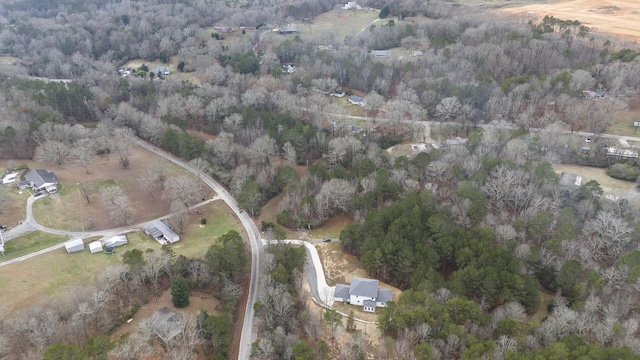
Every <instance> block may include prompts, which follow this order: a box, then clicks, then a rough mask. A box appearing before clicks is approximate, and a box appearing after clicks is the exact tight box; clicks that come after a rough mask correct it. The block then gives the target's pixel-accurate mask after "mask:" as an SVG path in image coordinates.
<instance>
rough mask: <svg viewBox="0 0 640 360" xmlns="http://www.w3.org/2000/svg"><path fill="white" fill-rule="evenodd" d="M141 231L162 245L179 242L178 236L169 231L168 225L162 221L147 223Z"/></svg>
mask: <svg viewBox="0 0 640 360" xmlns="http://www.w3.org/2000/svg"><path fill="white" fill-rule="evenodd" d="M142 230H144V232H145V233H147V235H149V236H151V237H153V238H154V239H156V241H158V242H159V243H161V244H163V245H164V244H173V243H175V242H178V241H180V236H178V234H176V233H175V232H174V231H173V230H171V228H170V227H169V225H168V223H166V222H164V221H160V220H157V219H156V220H153V221H151V222H148V223H147V224H145V225H144V226H143V227H142Z"/></svg>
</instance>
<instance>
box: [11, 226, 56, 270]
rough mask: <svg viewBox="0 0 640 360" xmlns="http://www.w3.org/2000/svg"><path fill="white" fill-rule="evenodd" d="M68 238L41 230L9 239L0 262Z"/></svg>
mask: <svg viewBox="0 0 640 360" xmlns="http://www.w3.org/2000/svg"><path fill="white" fill-rule="evenodd" d="M66 240H67V238H66V237H65V236H62V235H53V234H47V233H44V232H41V231H34V232H30V233H28V234H26V235H23V236H21V237H18V238H15V239H13V240H11V241H7V242H6V243H5V245H4V256H3V257H0V262H3V261H7V260H11V259H14V258H17V257H20V256H23V255H26V254H29V253H32V252H34V251H38V250H42V249H46V248H48V247H50V246H53V245H56V244H60V243H62V242H64V241H66Z"/></svg>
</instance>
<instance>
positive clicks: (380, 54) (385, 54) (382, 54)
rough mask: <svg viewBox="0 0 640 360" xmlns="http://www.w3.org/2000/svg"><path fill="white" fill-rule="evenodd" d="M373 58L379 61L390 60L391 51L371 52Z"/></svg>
mask: <svg viewBox="0 0 640 360" xmlns="http://www.w3.org/2000/svg"><path fill="white" fill-rule="evenodd" d="M371 56H373V57H374V58H378V59H381V58H388V57H389V56H391V53H390V52H389V50H371Z"/></svg>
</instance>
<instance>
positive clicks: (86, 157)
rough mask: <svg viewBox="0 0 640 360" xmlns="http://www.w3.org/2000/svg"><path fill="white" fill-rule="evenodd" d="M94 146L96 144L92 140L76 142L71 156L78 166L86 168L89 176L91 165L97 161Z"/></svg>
mask: <svg viewBox="0 0 640 360" xmlns="http://www.w3.org/2000/svg"><path fill="white" fill-rule="evenodd" d="M93 145H94V142H93V141H92V140H91V139H82V140H79V141H76V143H75V145H74V147H73V148H72V149H71V156H72V157H73V158H74V159H75V161H76V162H77V163H78V165H80V166H82V167H83V168H84V170H85V172H86V173H87V174H88V173H89V165H91V164H92V163H93V161H94V159H95V151H94V149H93Z"/></svg>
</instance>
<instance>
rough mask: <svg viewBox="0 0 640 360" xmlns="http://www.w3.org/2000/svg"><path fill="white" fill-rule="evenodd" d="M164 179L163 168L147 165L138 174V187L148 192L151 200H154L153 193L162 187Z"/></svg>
mask: <svg viewBox="0 0 640 360" xmlns="http://www.w3.org/2000/svg"><path fill="white" fill-rule="evenodd" d="M164 180H165V176H164V170H163V168H162V167H160V166H149V167H147V168H146V169H144V171H143V172H142V173H141V174H140V175H139V176H138V183H139V184H140V187H142V188H143V189H144V190H146V191H148V192H149V195H150V196H151V200H152V201H155V193H156V191H158V190H160V189H161V188H162V187H163V183H164Z"/></svg>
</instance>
